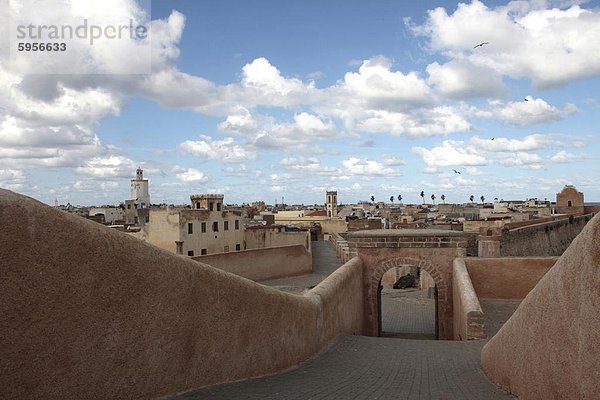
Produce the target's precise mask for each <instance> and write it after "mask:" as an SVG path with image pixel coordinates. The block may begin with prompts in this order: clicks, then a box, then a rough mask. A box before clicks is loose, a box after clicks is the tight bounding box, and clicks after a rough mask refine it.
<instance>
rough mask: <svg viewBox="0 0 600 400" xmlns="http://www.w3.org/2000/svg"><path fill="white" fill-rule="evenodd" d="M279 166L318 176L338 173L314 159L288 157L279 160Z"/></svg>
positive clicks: (336, 170)
mask: <svg viewBox="0 0 600 400" xmlns="http://www.w3.org/2000/svg"><path fill="white" fill-rule="evenodd" d="M280 164H281V165H283V166H285V167H286V168H289V169H291V170H294V171H302V172H308V173H313V174H319V175H331V174H334V173H338V172H339V170H338V169H337V168H334V167H327V166H324V165H321V161H319V160H318V159H317V158H314V157H309V158H305V157H288V158H284V159H283V160H281V161H280Z"/></svg>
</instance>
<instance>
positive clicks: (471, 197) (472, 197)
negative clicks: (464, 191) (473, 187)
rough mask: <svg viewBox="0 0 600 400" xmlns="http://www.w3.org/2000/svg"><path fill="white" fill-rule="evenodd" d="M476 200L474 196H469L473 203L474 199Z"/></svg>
mask: <svg viewBox="0 0 600 400" xmlns="http://www.w3.org/2000/svg"><path fill="white" fill-rule="evenodd" d="M474 198H475V196H473V195H470V196H469V200H471V203H472V202H473V199H474Z"/></svg>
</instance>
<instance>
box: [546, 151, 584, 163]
mask: <svg viewBox="0 0 600 400" xmlns="http://www.w3.org/2000/svg"><path fill="white" fill-rule="evenodd" d="M583 159H585V156H583V155H581V154H573V153H569V152H567V151H565V150H561V151H559V152H558V153H556V154H555V155H553V156H552V157H550V161H552V162H557V163H570V162H574V161H580V160H583Z"/></svg>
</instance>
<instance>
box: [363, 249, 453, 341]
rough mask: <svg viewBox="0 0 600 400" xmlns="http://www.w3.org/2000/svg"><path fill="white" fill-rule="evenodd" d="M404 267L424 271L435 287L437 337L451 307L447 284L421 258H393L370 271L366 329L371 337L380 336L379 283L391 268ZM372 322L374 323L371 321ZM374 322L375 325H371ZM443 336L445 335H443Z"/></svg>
mask: <svg viewBox="0 0 600 400" xmlns="http://www.w3.org/2000/svg"><path fill="white" fill-rule="evenodd" d="M405 265H411V266H415V267H417V268H420V269H421V270H423V271H426V272H427V273H428V274H429V275H430V276H431V278H432V279H433V280H434V282H435V285H436V290H437V294H436V310H435V312H436V315H435V337H436V339H437V338H438V337H439V331H440V329H439V328H440V325H441V321H443V318H444V313H445V312H447V307H448V306H450V307H452V305H451V304H448V302H447V298H448V296H447V290H448V287H449V286H448V284H447V283H446V282H445V280H444V273H443V271H441V269H440V268H439V267H438V266H437V265H436V264H433V263H431V262H430V261H427V260H425V259H421V258H412V257H395V258H392V259H388V260H385V261H382V262H380V263H379V264H377V266H375V268H373V269H371V270H370V278H369V287H368V288H367V299H366V300H367V301H366V303H367V307H369V308H370V310H369V311H370V312H368V313H367V315H372V316H374V318H372V321H370V323H369V325H370V326H367V329H369V328H370V329H369V331H370V333H371V334H372V335H373V336H379V335H380V333H381V332H380V329H381V326H380V321H381V304H380V296H381V294H380V290H379V288H380V282H381V278H382V277H383V275H384V274H385V273H386V272H387V271H389V270H390V269H392V268H395V267H402V266H405ZM373 320H374V321H373ZM373 322H375V324H373ZM444 336H445V335H444Z"/></svg>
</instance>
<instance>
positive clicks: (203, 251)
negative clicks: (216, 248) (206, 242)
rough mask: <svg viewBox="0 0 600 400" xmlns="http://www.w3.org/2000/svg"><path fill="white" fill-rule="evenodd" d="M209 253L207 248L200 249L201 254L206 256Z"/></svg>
mask: <svg viewBox="0 0 600 400" xmlns="http://www.w3.org/2000/svg"><path fill="white" fill-rule="evenodd" d="M207 254H208V251H206V249H202V250H200V255H202V256H205V255H207Z"/></svg>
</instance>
